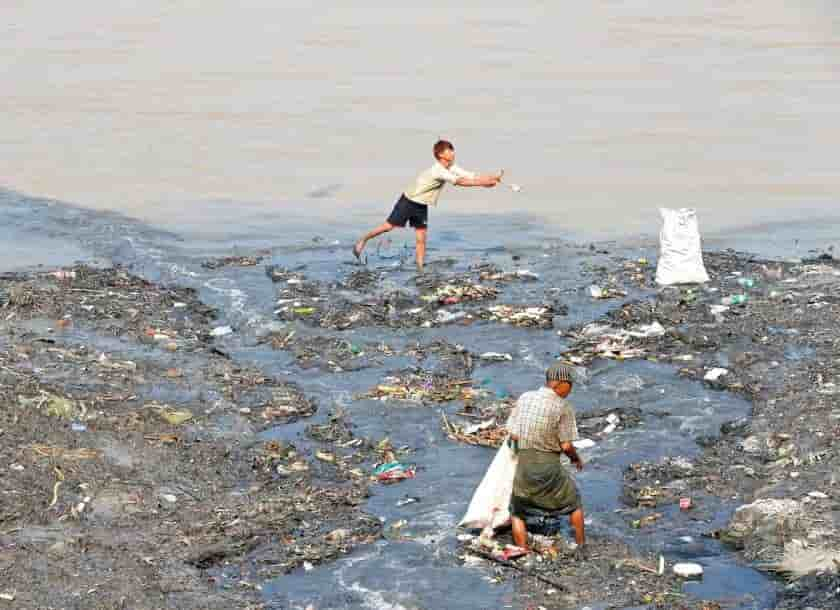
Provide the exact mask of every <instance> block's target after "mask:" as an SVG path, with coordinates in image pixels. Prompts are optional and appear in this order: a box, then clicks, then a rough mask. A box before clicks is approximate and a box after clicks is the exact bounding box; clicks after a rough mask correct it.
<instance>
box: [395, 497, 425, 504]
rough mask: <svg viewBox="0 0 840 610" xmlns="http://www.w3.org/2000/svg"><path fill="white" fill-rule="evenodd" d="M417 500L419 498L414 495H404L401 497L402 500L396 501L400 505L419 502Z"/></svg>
mask: <svg viewBox="0 0 840 610" xmlns="http://www.w3.org/2000/svg"><path fill="white" fill-rule="evenodd" d="M419 501H420V498H416V497H414V496H406V497H405V498H403V499H402V500H399V501H398V502H397V506H400V507H401V506H408V505H409V504H415V503H416V502H419Z"/></svg>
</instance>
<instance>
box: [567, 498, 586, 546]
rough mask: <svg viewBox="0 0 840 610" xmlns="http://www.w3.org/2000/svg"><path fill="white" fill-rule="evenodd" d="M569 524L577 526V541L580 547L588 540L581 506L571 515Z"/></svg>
mask: <svg viewBox="0 0 840 610" xmlns="http://www.w3.org/2000/svg"><path fill="white" fill-rule="evenodd" d="M569 525H571V526H572V527H573V528H575V542H577V545H578V546H579V547H581V546H583V545H584V543H585V542H586V533H585V532H584V527H583V509H582V508H579V509H577V510H576V511H575V512H573V513H572V514H571V515H569Z"/></svg>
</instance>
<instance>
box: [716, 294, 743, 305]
mask: <svg viewBox="0 0 840 610" xmlns="http://www.w3.org/2000/svg"><path fill="white" fill-rule="evenodd" d="M747 300H748V297H747V295H745V294H733V295H732V296H728V297H723V298H722V299H721V300H720V303H721V305H743V304H744V303H746V302H747Z"/></svg>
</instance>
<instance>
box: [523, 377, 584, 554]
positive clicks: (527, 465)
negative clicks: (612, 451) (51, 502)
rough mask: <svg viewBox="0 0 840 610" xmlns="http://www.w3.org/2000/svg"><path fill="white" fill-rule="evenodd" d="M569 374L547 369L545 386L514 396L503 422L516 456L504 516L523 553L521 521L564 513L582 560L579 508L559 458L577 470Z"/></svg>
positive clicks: (525, 538) (525, 532) (580, 467)
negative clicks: (514, 401)
mask: <svg viewBox="0 0 840 610" xmlns="http://www.w3.org/2000/svg"><path fill="white" fill-rule="evenodd" d="M572 376H573V374H572V370H571V368H569V367H568V366H565V365H563V364H559V363H558V364H554V365H552V366H551V367H550V368H549V369H548V370H547V371H546V374H545V386H544V387H542V388H540V389H539V390H536V391H534V392H526V393H525V394H523V395H522V396H520V397H519V400H518V401H517V402H516V407H515V408H514V410H513V412H512V413H511V416H510V418H509V419H508V422H507V429H508V431H509V432H510V441H512V445H513V446H514V448H515V450H516V453H517V457H518V462H517V465H516V474H515V476H514V480H513V493H512V494H511V500H510V514H511V521H512V526H513V541H514V543H515V544H516V545H517V546H519V547H521V548H523V549H526V550H527V549H528V530H527V529H526V527H525V518H526V517H528V516H529V515H540V514H543V513H544V512H552V513H556V514H561V515H569V522H570V524H571V526H572V527H573V528H574V530H575V542H577V545H578V554H579V555H580V556H581V557H583V556H584V553H583V548H584V542H585V540H586V539H585V534H584V525H583V505H582V504H581V499H580V494H579V493H578V489H577V485H575V481H574V479H573V478H572V476H571V475H570V474H569V472H568V471H567V470H566V467H565V464H564V462H565V458H564V457H563V455H564V454H565V455H566V456H567V457H568V458H569V459H570V460H571V462H572V464H574V465H575V466H576V467H577V469H578V470H583V462H582V461H581V459H580V457H579V456H578V454H577V451H575V447H574V445H573V444H572V441H574V440H576V439H577V422H576V421H575V412H574V409H573V408H572V406H571V405H570V404H569V402H568V401H567V400H566V397H567V396H568V395H569V393H570V392H571V391H572Z"/></svg>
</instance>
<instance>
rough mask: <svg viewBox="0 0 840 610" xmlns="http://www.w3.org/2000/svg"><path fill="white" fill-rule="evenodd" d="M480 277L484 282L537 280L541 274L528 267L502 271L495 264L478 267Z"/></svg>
mask: <svg viewBox="0 0 840 610" xmlns="http://www.w3.org/2000/svg"><path fill="white" fill-rule="evenodd" d="M478 272H479V274H478V277H479V279H481V280H482V281H484V282H515V281H521V282H536V281H537V280H539V279H540V276H539V274H537V273H534V272H533V271H530V270H528V269H516V270H514V271H502V270H501V269H499V268H498V267H496V266H494V265H485V266H482V267H480V268H479V269H478Z"/></svg>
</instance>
